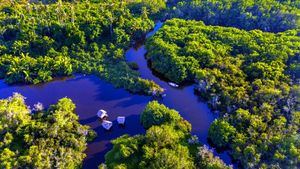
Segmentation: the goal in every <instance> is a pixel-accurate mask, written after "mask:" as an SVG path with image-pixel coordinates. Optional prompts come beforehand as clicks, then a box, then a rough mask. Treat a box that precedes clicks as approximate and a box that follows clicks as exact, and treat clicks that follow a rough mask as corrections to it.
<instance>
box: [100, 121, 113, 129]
mask: <svg viewBox="0 0 300 169" xmlns="http://www.w3.org/2000/svg"><path fill="white" fill-rule="evenodd" d="M112 125H113V124H112V122H111V121H108V120H103V122H102V127H103V128H104V129H106V130H109V129H110V128H111V127H112Z"/></svg>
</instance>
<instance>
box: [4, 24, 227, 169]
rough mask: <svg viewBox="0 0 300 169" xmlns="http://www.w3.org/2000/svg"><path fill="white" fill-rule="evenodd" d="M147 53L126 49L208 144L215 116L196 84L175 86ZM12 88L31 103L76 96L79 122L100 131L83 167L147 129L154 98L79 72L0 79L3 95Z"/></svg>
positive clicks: (167, 101) (167, 102)
mask: <svg viewBox="0 0 300 169" xmlns="http://www.w3.org/2000/svg"><path fill="white" fill-rule="evenodd" d="M160 26H162V23H158V24H157V25H156V27H155V29H154V31H152V32H150V33H149V34H148V35H147V37H148V36H151V35H153V34H154V32H155V31H157V30H158V29H159V27H160ZM145 53H146V50H145V47H144V46H140V47H138V48H130V49H129V50H128V51H127V52H126V59H127V60H128V61H129V62H136V63H137V64H138V65H139V68H140V69H139V72H140V74H141V76H142V77H143V78H146V79H151V80H153V81H155V82H156V83H157V84H159V85H160V86H162V87H163V88H165V89H166V92H165V93H166V97H164V98H163V99H160V100H159V102H161V103H163V104H165V105H166V106H168V107H170V108H174V109H176V110H177V111H179V113H180V114H181V116H182V117H183V118H184V119H186V120H188V121H189V122H190V123H191V124H192V133H193V134H196V135H197V136H198V137H199V140H200V141H201V142H202V143H204V144H207V140H206V138H207V134H208V128H209V125H210V124H211V123H212V121H213V120H214V119H215V118H216V116H215V115H214V114H213V113H211V112H210V110H209V108H208V106H207V104H206V103H205V102H203V101H201V100H200V99H199V97H197V96H196V95H195V94H194V90H193V86H191V85H190V86H185V87H180V88H173V87H171V86H169V85H168V83H167V82H166V81H164V80H162V79H160V78H159V77H157V76H155V75H154V74H153V73H152V71H151V70H150V69H149V68H148V65H147V61H146V60H145V57H144V55H145ZM13 92H18V93H21V94H22V95H24V96H25V97H26V98H27V99H26V103H27V104H28V105H30V106H33V104H35V103H37V102H41V103H43V104H44V105H45V106H48V105H50V104H54V103H56V102H57V101H58V100H59V99H60V98H62V97H69V98H71V99H72V100H73V102H74V103H75V104H76V106H77V107H76V112H77V114H78V115H79V117H80V123H82V124H85V125H89V126H91V128H92V129H94V130H95V131H96V132H97V134H98V136H97V138H96V139H95V140H94V141H93V142H91V143H89V144H88V148H87V150H86V154H87V158H86V159H85V161H84V164H83V168H88V169H91V168H97V166H98V165H99V164H100V163H101V162H104V155H105V153H106V152H107V151H109V150H110V149H111V147H112V145H111V144H110V140H112V139H114V138H117V137H119V136H121V135H123V134H129V135H135V134H142V133H144V132H145V130H144V129H143V127H142V126H141V124H140V120H139V115H140V113H141V112H142V110H143V109H144V107H145V106H146V104H147V103H148V102H149V101H151V100H152V98H151V97H149V96H142V95H134V94H131V93H129V92H127V91H125V90H124V89H116V88H115V87H113V85H111V84H109V83H107V82H105V81H103V80H101V79H99V78H98V77H96V76H93V75H89V76H84V75H77V76H75V77H73V78H66V79H60V80H56V81H52V82H49V83H46V84H42V85H22V86H8V85H6V84H5V83H4V81H0V98H7V97H9V96H11V95H12V93H13ZM99 109H104V110H107V112H108V114H109V119H110V120H112V121H113V123H114V126H113V128H112V130H111V131H109V132H107V131H105V130H104V129H103V128H102V127H101V124H100V122H99V121H98V118H97V116H96V113H97V111H98V110H99ZM119 115H122V116H125V117H126V125H125V127H124V128H123V127H119V126H118V125H117V122H116V118H117V116H119ZM219 155H220V157H221V158H222V159H223V160H224V161H225V162H226V163H227V164H230V163H231V162H230V158H229V156H228V155H227V153H223V154H219Z"/></svg>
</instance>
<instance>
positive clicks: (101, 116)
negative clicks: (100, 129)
mask: <svg viewBox="0 0 300 169" xmlns="http://www.w3.org/2000/svg"><path fill="white" fill-rule="evenodd" d="M97 116H98V117H100V118H101V119H103V118H104V117H108V115H107V112H106V111H105V110H102V109H101V110H99V111H98V112H97Z"/></svg>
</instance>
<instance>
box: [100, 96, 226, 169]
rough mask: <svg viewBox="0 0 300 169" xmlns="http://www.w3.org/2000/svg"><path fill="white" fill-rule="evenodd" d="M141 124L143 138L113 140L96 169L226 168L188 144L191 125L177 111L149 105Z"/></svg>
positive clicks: (205, 151) (202, 149) (203, 149)
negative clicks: (103, 161)
mask: <svg viewBox="0 0 300 169" xmlns="http://www.w3.org/2000/svg"><path fill="white" fill-rule="evenodd" d="M147 121H149V123H148V122H147ZM141 122H142V124H143V126H144V127H145V128H147V131H146V134H145V135H136V136H132V137H130V136H128V135H124V136H121V137H119V138H117V139H115V140H113V141H112V143H113V148H112V150H111V151H109V152H108V153H107V154H106V155H105V164H102V165H100V166H99V168H105V167H108V168H151V169H157V168H166V169H183V168H186V169H191V168H203V167H204V168H216V169H224V168H228V169H229V168H230V167H229V166H227V165H226V164H224V163H223V161H222V160H220V159H219V158H217V157H214V155H213V153H212V151H211V150H209V149H208V148H207V147H203V146H201V145H200V144H199V143H198V142H197V141H196V142H189V140H190V139H191V138H193V137H195V136H192V135H191V134H190V131H191V125H190V124H189V123H188V122H187V121H185V120H184V119H182V117H181V116H180V115H179V114H178V112H177V111H175V110H172V109H169V108H167V107H166V106H164V105H162V104H159V103H158V102H157V101H152V102H150V103H148V105H147V106H146V108H145V110H144V111H143V112H142V115H141ZM198 148H199V149H198Z"/></svg>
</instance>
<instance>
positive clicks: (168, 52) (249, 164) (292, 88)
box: [146, 19, 300, 168]
mask: <svg viewBox="0 0 300 169" xmlns="http://www.w3.org/2000/svg"><path fill="white" fill-rule="evenodd" d="M297 35H299V32H298V31H297V30H290V31H287V32H284V33H279V34H273V33H265V32H262V31H259V30H253V31H250V32H247V31H244V30H239V29H236V28H226V27H219V26H206V25H205V24H204V23H203V22H197V21H185V20H180V19H173V20H169V21H166V23H165V24H164V26H163V27H162V28H161V29H160V30H159V31H158V32H157V33H156V34H155V35H154V36H153V37H151V38H150V39H148V40H147V44H146V45H147V49H148V56H147V57H148V59H149V60H150V61H151V66H152V68H153V69H155V70H156V71H158V72H160V73H161V74H163V75H165V76H166V77H167V78H169V79H170V80H173V81H175V82H178V83H181V82H185V81H196V83H197V87H196V90H197V91H198V92H199V93H200V95H201V96H202V97H204V98H205V99H207V100H208V101H209V103H210V105H211V107H212V109H217V110H219V111H221V112H220V114H221V115H223V117H222V118H220V119H218V120H216V121H214V123H213V124H212V125H211V127H210V130H209V138H210V139H211V141H212V142H213V143H214V144H215V146H217V147H220V148H230V149H231V150H232V152H231V154H232V155H233V157H234V159H236V160H238V161H239V162H240V163H241V165H242V166H243V167H245V168H253V167H254V168H257V167H265V166H274V167H275V166H279V167H283V168H284V167H291V168H293V167H296V166H298V165H299V158H300V151H299V148H300V140H299V139H298V138H299V125H300V123H299V117H300V116H299V115H300V111H299V95H300V90H299V89H300V87H299V84H297V83H295V81H296V79H297V78H299V74H300V72H299V66H300V65H299V57H300V37H299V36H297Z"/></svg>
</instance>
